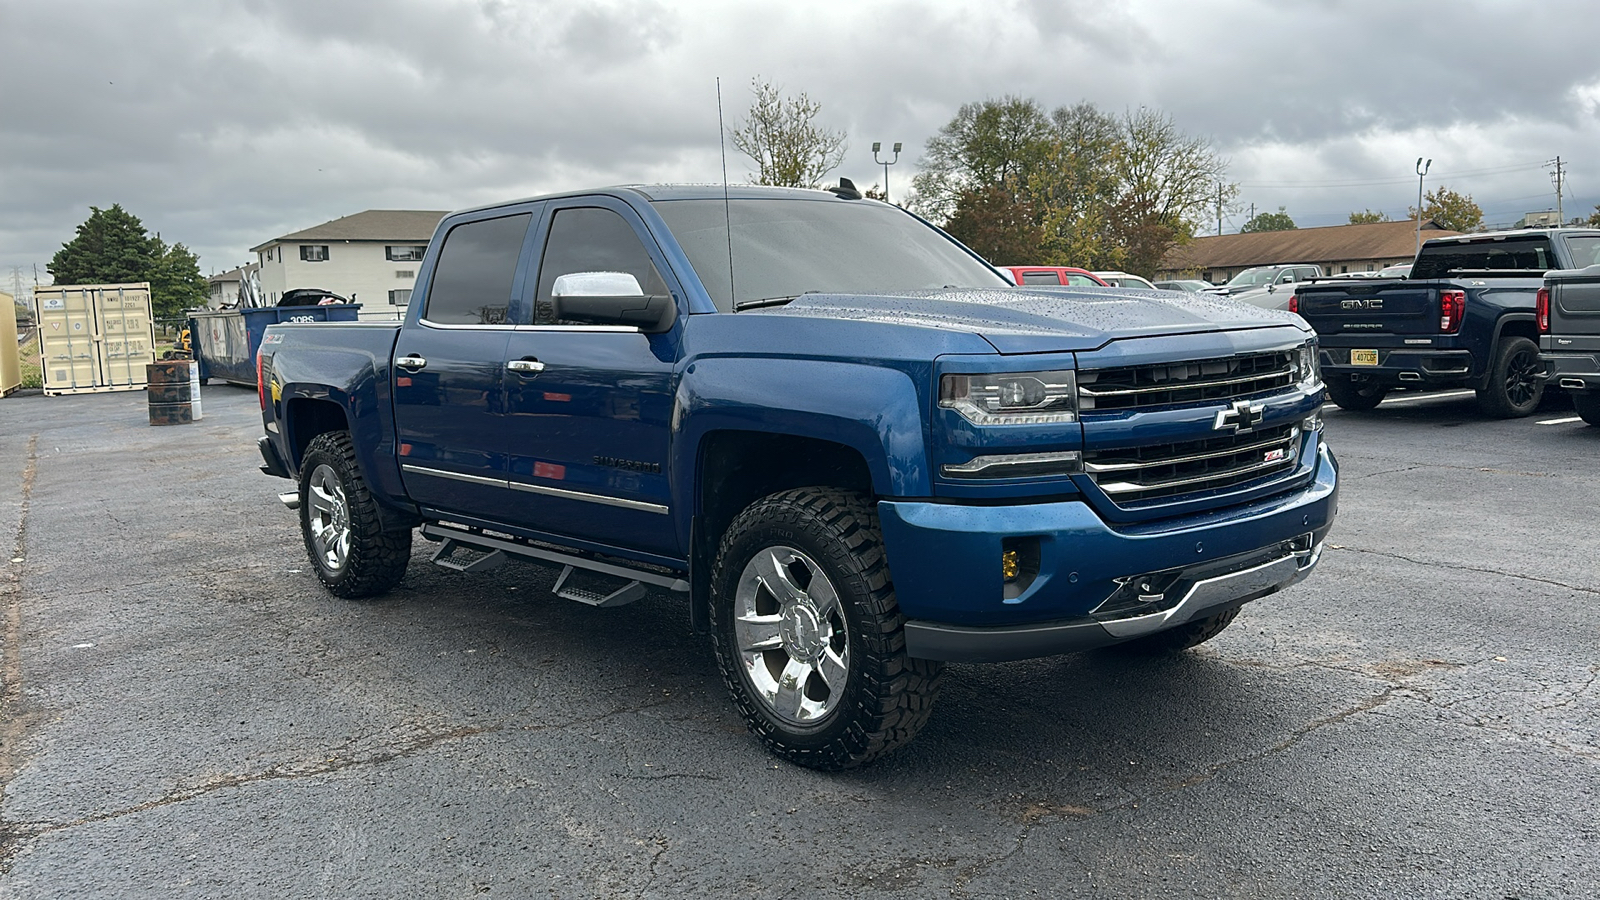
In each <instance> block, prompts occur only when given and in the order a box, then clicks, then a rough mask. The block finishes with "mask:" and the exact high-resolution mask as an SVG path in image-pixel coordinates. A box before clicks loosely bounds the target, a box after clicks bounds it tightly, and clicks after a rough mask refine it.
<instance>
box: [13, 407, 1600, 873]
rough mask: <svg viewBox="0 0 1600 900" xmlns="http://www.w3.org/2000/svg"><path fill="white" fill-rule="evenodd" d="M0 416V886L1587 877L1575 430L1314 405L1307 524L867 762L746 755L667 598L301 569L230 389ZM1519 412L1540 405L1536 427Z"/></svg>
mask: <svg viewBox="0 0 1600 900" xmlns="http://www.w3.org/2000/svg"><path fill="white" fill-rule="evenodd" d="M203 411H204V418H203V420H202V421H200V422H198V423H195V424H193V425H187V426H177V427H168V428H152V427H150V426H148V424H147V419H146V409H145V396H144V395H143V394H142V393H131V394H130V393H120V394H98V395H87V396H77V397H64V398H46V397H42V396H37V395H35V396H21V397H12V398H9V399H6V400H0V545H3V546H0V607H3V623H4V635H3V637H4V640H3V644H0V652H3V674H4V695H3V704H4V706H3V716H4V719H3V724H0V780H3V790H4V794H3V800H0V896H3V897H17V898H46V897H67V896H73V897H275V898H277V897H340V898H345V897H466V896H490V897H531V896H559V897H674V896H749V897H856V896H883V897H906V898H913V897H929V896H958V897H1016V896H1028V895H1038V896H1055V897H1106V898H1112V897H1168V896H1197V897H1230V898H1232V897H1282V898H1291V897H1292V898H1321V897H1329V898H1332V897H1339V898H1345V897H1362V898H1366V897H1371V898H1392V897H1400V896H1404V897H1407V898H1494V900H1500V898H1518V900H1533V898H1555V897H1574V898H1578V897H1594V896H1597V895H1600V685H1597V680H1600V564H1597V559H1600V529H1597V528H1596V527H1595V524H1596V510H1597V509H1600V429H1597V428H1590V427H1586V426H1584V425H1583V424H1582V423H1581V422H1575V421H1561V420H1563V419H1566V418H1568V417H1570V416H1571V415H1572V414H1571V413H1570V412H1550V413H1540V414H1537V415H1535V416H1534V417H1533V418H1531V419H1525V420H1518V421H1506V422H1496V421H1484V420H1482V419H1480V418H1478V417H1477V415H1476V413H1475V412H1474V410H1473V407H1472V403H1471V398H1470V396H1465V397H1463V396H1455V395H1451V396H1444V397H1439V398H1430V399H1411V398H1407V397H1405V396H1403V395H1397V396H1396V397H1394V398H1393V399H1391V400H1390V401H1388V402H1386V403H1385V404H1384V405H1383V406H1382V407H1380V408H1379V410H1378V411H1376V412H1375V413H1371V414H1364V415H1351V414H1348V413H1343V412H1341V411H1339V410H1337V409H1336V408H1333V407H1331V406H1330V407H1329V411H1328V413H1327V422H1328V432H1329V436H1330V441H1331V442H1332V443H1333V445H1334V449H1335V451H1336V453H1337V455H1338V457H1339V459H1340V462H1341V463H1342V466H1343V469H1342V474H1343V494H1342V497H1341V504H1340V516H1339V520H1338V523H1337V525H1336V526H1335V529H1334V532H1333V534H1332V536H1331V538H1330V541H1331V543H1332V545H1333V547H1332V549H1331V550H1330V551H1329V552H1328V553H1327V555H1326V557H1325V559H1324V562H1323V563H1322V568H1321V569H1320V571H1319V572H1318V573H1317V574H1316V575H1315V576H1314V577H1312V578H1311V579H1310V580H1309V581H1307V582H1305V583H1304V584H1301V585H1299V586H1297V587H1295V588H1293V589H1291V590H1290V591H1287V592H1285V593H1283V594H1279V595H1275V596H1272V597H1269V598H1266V599H1264V600H1261V601H1258V602H1256V603H1253V604H1251V605H1250V606H1249V607H1247V609H1246V612H1245V614H1244V615H1243V616H1241V617H1240V619H1239V621H1238V622H1237V623H1236V624H1235V625H1234V626H1233V627H1232V628H1231V629H1229V630H1228V631H1227V632H1225V633H1224V634H1223V635H1221V636H1220V637H1218V638H1217V639H1215V640H1214V641H1212V642H1210V643H1208V644H1206V645H1204V646H1203V647H1201V648H1199V649H1197V650H1195V651H1191V652H1190V653H1188V654H1185V655H1183V656H1180V657H1177V658H1166V659H1149V658H1127V657H1124V656H1120V655H1118V654H1116V653H1114V652H1097V653H1091V654H1085V655H1080V656H1069V657H1058V658H1052V659H1044V660H1034V661H1029V662H1022V663H1012V664H1006V665H995V666H976V665H962V666H954V667H952V668H951V670H950V672H949V674H948V676H947V678H946V680H945V686H944V692H943V695H942V696H941V698H940V702H939V705H938V707H937V709H936V710H935V711H934V714H933V718H932V720H931V722H930V723H929V725H928V727H927V728H926V729H925V730H924V731H923V732H922V734H921V736H920V737H919V738H918V739H917V740H916V741H915V742H914V743H913V744H912V745H911V746H910V747H909V748H908V749H907V750H906V751H905V752H902V753H900V754H898V755H896V756H894V757H891V758H889V759H887V760H883V761H881V762H879V763H877V764H875V765H873V766H870V767H868V768H866V769H864V770H860V771H856V772H851V773H846V774H843V775H827V774H821V773H817V772H812V771H808V770H805V769H799V768H795V767H793V766H790V765H787V764H784V763H780V762H777V761H776V760H775V759H773V758H772V757H770V756H768V755H767V754H766V753H765V752H763V751H762V749H761V748H760V746H759V745H758V744H757V743H756V741H755V740H753V739H752V738H751V737H749V736H748V735H747V734H746V733H745V730H744V728H743V725H742V723H741V721H740V720H739V718H738V717H737V715H736V713H735V712H734V710H733V708H732V706H731V704H730V703H729V701H728V700H727V698H726V696H725V694H724V691H723V688H722V685H721V683H720V682H719V680H718V678H717V675H716V668H715V663H714V661H713V658H712V654H711V648H710V643H709V640H708V639H706V638H704V637H700V636H696V635H693V634H691V633H690V632H689V629H688V625H687V611H686V607H685V605H684V602H683V601H682V600H679V599H675V598H674V597H672V596H669V595H664V594H662V595H653V596H652V597H651V598H649V599H647V600H645V601H643V602H640V603H637V604H634V605H632V606H627V607H622V608H618V609H608V610H598V609H591V608H588V607H583V606H580V605H577V604H573V603H569V602H566V601H562V600H558V599H556V598H554V597H552V596H550V595H549V593H548V588H549V585H550V583H551V581H552V577H551V576H552V573H549V572H546V571H544V570H541V569H537V568H534V567H531V566H524V565H512V566H506V567H504V568H502V569H498V570H495V571H493V572H491V573H488V574H485V575H461V574H457V573H454V572H449V571H446V570H444V569H441V568H438V567H436V566H432V565H429V564H428V561H427V556H428V554H429V553H431V551H432V549H433V546H432V545H431V544H428V543H427V542H425V541H421V540H419V541H417V543H416V556H415V558H414V560H413V564H412V567H411V569H410V571H409V573H408V575H407V577H406V579H405V581H404V582H403V583H402V585H401V587H400V589H399V590H397V591H396V592H395V593H393V594H392V595H391V596H389V597H386V598H384V599H381V600H377V601H371V602H349V601H341V600H337V599H335V598H333V597H331V596H329V595H328V594H326V593H325V592H323V591H322V590H321V589H320V587H319V586H318V584H317V582H316V580H315V578H314V577H313V575H312V574H311V573H310V570H309V565H308V563H307V561H306V559H305V555H304V550H303V549H302V547H301V544H300V536H299V532H298V528H297V525H296V520H295V518H294V515H293V514H292V513H290V512H288V511H287V510H285V509H284V508H283V507H282V506H281V505H280V504H278V502H277V501H276V500H275V499H274V495H275V494H276V492H277V491H279V490H283V489H285V486H286V485H287V483H286V482H280V481H277V480H274V479H270V478H267V477H266V476H263V475H261V474H260V473H258V472H257V471H256V465H257V463H258V459H257V457H256V454H255V449H254V446H253V443H254V439H255V436H256V434H257V433H258V430H259V419H258V410H257V402H256V397H255V394H254V392H253V391H250V390H246V389H242V388H235V387H230V386H226V385H213V386H210V387H207V388H206V389H205V392H204V400H203ZM1546 423H1549V424H1546Z"/></svg>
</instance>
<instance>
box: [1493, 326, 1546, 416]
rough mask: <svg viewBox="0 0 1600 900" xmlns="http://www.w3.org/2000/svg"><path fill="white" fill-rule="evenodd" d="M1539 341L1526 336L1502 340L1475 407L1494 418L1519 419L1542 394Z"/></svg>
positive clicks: (1541, 365)
mask: <svg viewBox="0 0 1600 900" xmlns="http://www.w3.org/2000/svg"><path fill="white" fill-rule="evenodd" d="M1543 373H1544V366H1543V364H1541V363H1540V362H1539V345H1538V344H1535V343H1534V342H1533V341H1530V340H1528V339H1527V338H1525V337H1511V338H1506V339H1505V340H1502V341H1501V342H1500V344H1499V345H1498V346H1497V347H1495V351H1494V359H1493V360H1491V361H1490V364H1489V383H1488V384H1487V385H1485V386H1484V388H1483V390H1480V391H1478V409H1479V410H1480V411H1481V412H1482V413H1483V414H1484V415H1486V416H1492V417H1494V418H1496V419H1520V418H1522V417H1523V416H1526V415H1530V414H1531V413H1532V412H1533V411H1534V410H1535V409H1538V408H1539V399H1540V398H1541V397H1543V396H1544V378H1543Z"/></svg>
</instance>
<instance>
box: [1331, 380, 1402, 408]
mask: <svg viewBox="0 0 1600 900" xmlns="http://www.w3.org/2000/svg"><path fill="white" fill-rule="evenodd" d="M1327 388H1328V399H1329V400H1332V401H1333V402H1334V403H1336V404H1338V405H1339V408H1340V409H1348V410H1350V411H1351V412H1365V411H1367V410H1369V409H1376V408H1377V406H1378V404H1379V403H1382V402H1383V398H1384V397H1385V396H1387V395H1388V393H1389V389H1388V388H1386V387H1383V386H1381V385H1377V384H1373V383H1371V382H1367V381H1362V382H1355V381H1330V382H1328V384H1327Z"/></svg>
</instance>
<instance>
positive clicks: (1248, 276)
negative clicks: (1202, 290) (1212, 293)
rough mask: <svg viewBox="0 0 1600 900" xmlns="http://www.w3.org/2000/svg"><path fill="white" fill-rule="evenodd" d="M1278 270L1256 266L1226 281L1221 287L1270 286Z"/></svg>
mask: <svg viewBox="0 0 1600 900" xmlns="http://www.w3.org/2000/svg"><path fill="white" fill-rule="evenodd" d="M1277 274H1278V270H1277V269H1276V268H1274V267H1272V266H1256V267H1255V268H1254V269H1245V270H1244V271H1243V272H1240V273H1239V274H1237V275H1235V276H1233V277H1232V278H1230V279H1228V283H1227V284H1225V285H1223V287H1254V286H1255V285H1258V284H1271V283H1272V279H1273V278H1274V277H1276V276H1277Z"/></svg>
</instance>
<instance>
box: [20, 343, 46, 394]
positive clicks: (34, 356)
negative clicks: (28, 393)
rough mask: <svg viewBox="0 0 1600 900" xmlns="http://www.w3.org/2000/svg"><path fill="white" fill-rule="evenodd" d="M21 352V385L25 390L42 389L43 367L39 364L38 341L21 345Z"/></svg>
mask: <svg viewBox="0 0 1600 900" xmlns="http://www.w3.org/2000/svg"><path fill="white" fill-rule="evenodd" d="M20 349H21V350H22V384H21V385H20V386H21V387H25V388H42V387H44V367H42V366H41V365H40V364H39V341H38V340H37V339H35V340H31V341H29V342H27V343H26V344H23V345H22V347H21V348H20Z"/></svg>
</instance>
